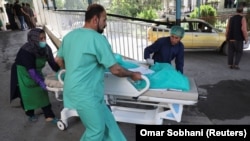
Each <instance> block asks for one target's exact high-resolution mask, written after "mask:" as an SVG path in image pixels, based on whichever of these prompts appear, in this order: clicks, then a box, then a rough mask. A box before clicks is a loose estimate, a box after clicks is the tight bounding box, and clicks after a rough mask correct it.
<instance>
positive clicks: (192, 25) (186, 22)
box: [147, 18, 227, 55]
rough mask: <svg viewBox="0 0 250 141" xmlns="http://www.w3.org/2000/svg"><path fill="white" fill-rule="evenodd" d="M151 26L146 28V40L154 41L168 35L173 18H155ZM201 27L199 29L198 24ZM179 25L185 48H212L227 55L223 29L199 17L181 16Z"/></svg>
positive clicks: (173, 21) (173, 22) (173, 23)
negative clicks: (182, 31)
mask: <svg viewBox="0 0 250 141" xmlns="http://www.w3.org/2000/svg"><path fill="white" fill-rule="evenodd" d="M155 21H156V23H154V24H153V25H152V27H150V28H148V32H147V33H148V41H150V42H154V41H155V40H156V39H158V38H159V37H163V36H169V31H170V28H171V27H172V26H173V25H175V21H176V20H175V19H167V18H165V19H157V20H155ZM199 25H200V26H201V27H202V29H201V30H199V28H198V26H199ZM180 26H181V27H183V28H184V30H185V35H184V38H183V39H182V42H183V44H184V46H185V49H214V50H217V51H220V52H222V53H223V54H225V55H227V44H226V37H225V31H223V30H220V29H217V28H215V27H213V26H212V25H211V24H209V23H207V22H206V21H204V20H201V19H189V18H183V19H182V20H181V22H180Z"/></svg>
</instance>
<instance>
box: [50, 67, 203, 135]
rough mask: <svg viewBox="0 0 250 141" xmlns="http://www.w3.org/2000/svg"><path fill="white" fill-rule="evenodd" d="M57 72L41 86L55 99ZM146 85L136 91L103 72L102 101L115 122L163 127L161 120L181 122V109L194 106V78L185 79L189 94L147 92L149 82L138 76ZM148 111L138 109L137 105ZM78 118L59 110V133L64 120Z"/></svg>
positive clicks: (59, 86)
mask: <svg viewBox="0 0 250 141" xmlns="http://www.w3.org/2000/svg"><path fill="white" fill-rule="evenodd" d="M64 72H65V70H62V71H60V72H59V75H58V79H59V81H57V80H56V79H55V77H54V78H52V77H51V76H49V77H46V79H45V83H46V84H47V89H48V90H49V91H52V92H54V93H55V96H56V98H57V99H58V100H60V101H61V99H59V98H58V95H59V93H60V91H63V81H62V80H61V77H60V76H61V74H63V73H64ZM142 78H143V79H144V80H145V82H146V86H145V87H144V88H143V89H141V90H137V89H136V88H135V87H134V86H133V82H132V81H131V80H130V79H128V78H124V77H123V78H121V77H117V76H114V75H112V74H111V73H110V72H107V73H105V79H104V81H105V100H106V103H107V105H109V106H110V108H111V111H112V113H113V115H114V117H115V119H116V121H118V122H126V123H133V124H151V125H152V124H155V125H161V124H163V120H164V119H168V120H174V121H176V122H180V121H181V117H182V112H183V106H184V105H194V104H196V103H197V102H198V91H197V87H196V84H195V81H194V79H190V78H189V82H190V91H188V92H183V91H178V90H167V89H164V90H163V89H159V90H158V89H154V90H152V89H149V86H150V82H149V80H148V78H147V77H146V76H144V75H142ZM142 105H143V106H144V107H150V108H140V107H141V106H142ZM74 116H78V114H77V112H76V110H74V109H68V108H63V110H62V111H61V118H60V120H59V121H58V122H57V126H58V128H59V129H60V130H65V129H66V128H67V127H68V122H67V120H68V118H70V117H74Z"/></svg>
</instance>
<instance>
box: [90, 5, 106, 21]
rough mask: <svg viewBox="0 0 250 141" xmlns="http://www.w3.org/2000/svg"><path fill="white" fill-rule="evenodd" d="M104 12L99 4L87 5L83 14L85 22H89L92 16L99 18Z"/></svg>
mask: <svg viewBox="0 0 250 141" xmlns="http://www.w3.org/2000/svg"><path fill="white" fill-rule="evenodd" d="M103 11H105V9H104V7H103V6H102V5H100V4H91V5H89V7H88V9H87V11H86V13H85V22H87V21H90V20H91V19H92V18H93V17H94V16H97V17H100V14H101V13H102V12H103Z"/></svg>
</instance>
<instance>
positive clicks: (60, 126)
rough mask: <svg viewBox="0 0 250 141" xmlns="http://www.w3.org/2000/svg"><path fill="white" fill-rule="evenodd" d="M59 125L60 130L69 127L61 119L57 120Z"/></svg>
mask: <svg viewBox="0 0 250 141" xmlns="http://www.w3.org/2000/svg"><path fill="white" fill-rule="evenodd" d="M57 127H58V128H59V129H60V130H65V129H66V128H67V127H66V125H65V123H63V122H62V121H61V120H59V121H57Z"/></svg>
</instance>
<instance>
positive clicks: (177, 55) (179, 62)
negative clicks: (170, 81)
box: [144, 26, 185, 73]
mask: <svg viewBox="0 0 250 141" xmlns="http://www.w3.org/2000/svg"><path fill="white" fill-rule="evenodd" d="M184 33H185V31H184V29H183V28H182V27H180V26H173V27H172V28H171V30H170V36H168V37H162V38H159V39H157V40H156V41H155V42H154V43H153V44H151V45H150V46H148V47H146V48H145V49H144V59H146V60H147V63H148V64H150V65H152V64H154V62H158V63H169V64H171V61H172V60H174V59H175V68H176V70H177V71H180V72H181V73H183V66H184V45H183V43H182V42H181V39H182V38H183V36H184ZM152 53H153V56H152V59H151V58H150V54H152Z"/></svg>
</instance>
